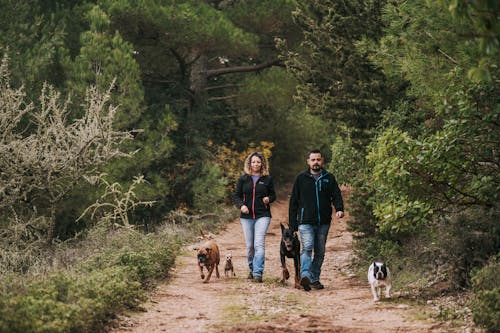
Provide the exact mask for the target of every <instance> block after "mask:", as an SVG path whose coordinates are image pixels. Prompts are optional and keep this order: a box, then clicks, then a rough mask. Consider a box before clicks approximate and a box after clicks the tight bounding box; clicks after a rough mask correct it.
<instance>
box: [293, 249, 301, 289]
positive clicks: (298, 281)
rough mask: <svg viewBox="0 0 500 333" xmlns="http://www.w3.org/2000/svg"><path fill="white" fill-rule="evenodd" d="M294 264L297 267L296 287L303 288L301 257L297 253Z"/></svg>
mask: <svg viewBox="0 0 500 333" xmlns="http://www.w3.org/2000/svg"><path fill="white" fill-rule="evenodd" d="M293 266H294V268H295V288H297V289H301V286H300V257H299V256H298V255H296V256H295V257H294V258H293Z"/></svg>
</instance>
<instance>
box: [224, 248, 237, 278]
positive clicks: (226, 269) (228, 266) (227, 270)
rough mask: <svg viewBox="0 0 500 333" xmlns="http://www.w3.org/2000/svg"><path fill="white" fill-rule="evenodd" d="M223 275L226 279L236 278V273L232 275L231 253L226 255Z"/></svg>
mask: <svg viewBox="0 0 500 333" xmlns="http://www.w3.org/2000/svg"><path fill="white" fill-rule="evenodd" d="M224 275H225V276H226V277H228V276H236V273H234V267H233V255H232V253H228V254H226V264H225V265H224Z"/></svg>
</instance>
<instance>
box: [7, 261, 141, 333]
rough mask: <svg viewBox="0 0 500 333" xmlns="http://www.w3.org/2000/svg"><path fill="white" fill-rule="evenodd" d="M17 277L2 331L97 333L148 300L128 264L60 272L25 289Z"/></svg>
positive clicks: (11, 289)
mask: <svg viewBox="0 0 500 333" xmlns="http://www.w3.org/2000/svg"><path fill="white" fill-rule="evenodd" d="M13 281H16V280H11V283H12V284H11V285H10V287H11V288H10V291H9V292H6V293H2V296H1V298H0V331H1V332H13V333H14V332H51V333H57V332H91V331H95V330H96V329H98V328H99V327H101V326H102V325H103V324H104V323H105V322H106V320H107V319H108V318H109V317H110V315H111V314H113V313H115V312H118V311H119V310H120V309H123V308H125V307H133V306H136V305H137V304H138V303H139V302H140V301H141V300H143V299H144V290H142V289H141V288H140V283H138V282H137V281H134V280H133V279H131V278H130V276H129V273H128V272H127V270H126V269H125V268H123V267H113V268H108V269H105V270H102V271H94V272H91V273H87V274H78V273H77V272H57V273H54V274H52V275H50V276H48V277H47V278H45V279H43V280H41V281H32V282H28V283H27V285H26V286H25V287H24V288H20V289H19V288H14V287H19V284H18V282H13Z"/></svg>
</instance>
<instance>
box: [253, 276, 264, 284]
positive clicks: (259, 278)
mask: <svg viewBox="0 0 500 333" xmlns="http://www.w3.org/2000/svg"><path fill="white" fill-rule="evenodd" d="M253 280H254V281H255V282H258V283H262V276H256V277H254V278H253Z"/></svg>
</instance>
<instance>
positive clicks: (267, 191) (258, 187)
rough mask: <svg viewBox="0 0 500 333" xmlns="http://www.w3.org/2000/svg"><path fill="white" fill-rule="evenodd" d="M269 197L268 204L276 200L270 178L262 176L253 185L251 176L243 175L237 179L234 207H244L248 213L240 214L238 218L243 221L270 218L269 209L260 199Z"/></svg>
mask: <svg viewBox="0 0 500 333" xmlns="http://www.w3.org/2000/svg"><path fill="white" fill-rule="evenodd" d="M264 197H269V203H271V202H273V201H274V200H276V193H275V192H274V184H273V180H272V178H271V177H270V176H263V177H260V178H259V180H257V183H256V184H255V187H254V183H253V180H252V176H250V175H247V174H244V175H243V176H241V177H240V178H239V179H238V183H237V185H236V192H235V193H234V202H235V205H236V207H238V208H241V206H243V205H246V206H247V207H248V210H249V213H248V214H243V213H241V215H240V217H242V218H245V219H258V218H259V217H264V216H268V217H271V208H270V206H269V204H264V202H263V201H262V198H264Z"/></svg>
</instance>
